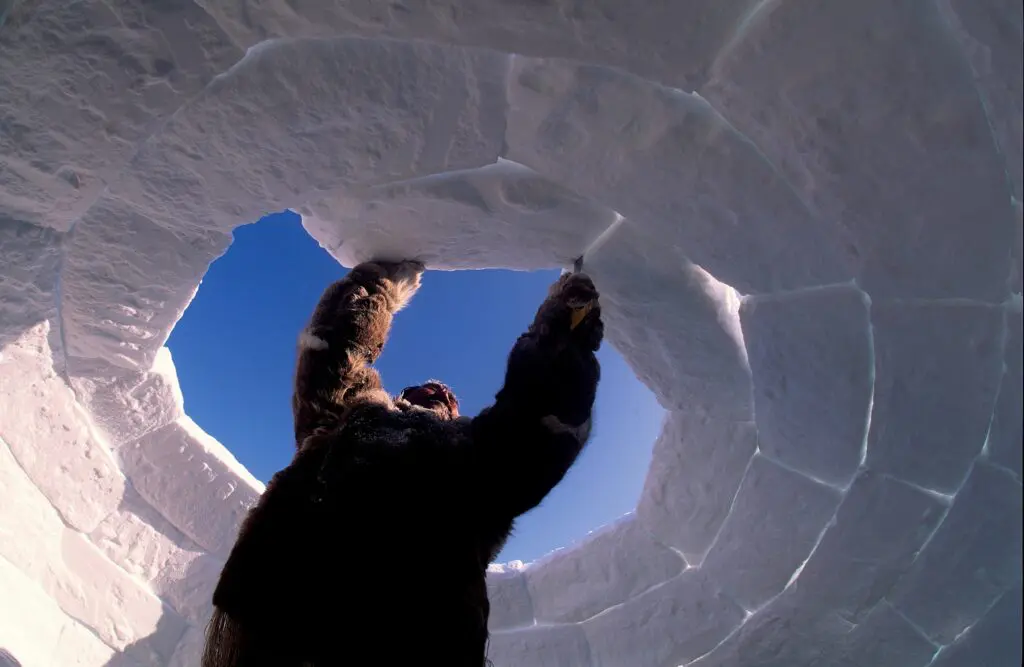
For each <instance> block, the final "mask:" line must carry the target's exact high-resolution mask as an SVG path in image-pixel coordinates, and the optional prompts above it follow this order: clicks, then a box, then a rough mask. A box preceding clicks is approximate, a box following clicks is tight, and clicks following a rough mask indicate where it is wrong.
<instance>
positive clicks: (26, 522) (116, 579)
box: [0, 441, 184, 667]
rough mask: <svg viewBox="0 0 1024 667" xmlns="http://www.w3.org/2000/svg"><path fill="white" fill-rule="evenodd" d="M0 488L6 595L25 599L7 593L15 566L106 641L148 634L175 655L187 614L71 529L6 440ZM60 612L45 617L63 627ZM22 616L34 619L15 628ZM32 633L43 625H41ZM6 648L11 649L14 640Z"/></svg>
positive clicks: (0, 456)
mask: <svg viewBox="0 0 1024 667" xmlns="http://www.w3.org/2000/svg"><path fill="white" fill-rule="evenodd" d="M0 489H3V492H4V502H3V503H0V592H4V593H5V594H4V599H12V600H21V599H22V597H21V596H17V597H11V598H7V596H6V589H7V587H8V586H11V587H15V589H17V588H16V587H17V586H19V585H18V584H16V583H9V577H7V576H6V575H5V574H3V569H4V567H9V568H16V569H17V570H18V571H19V576H22V577H26V578H28V579H30V580H32V581H33V582H35V583H36V584H37V586H38V588H39V591H40V593H39V594H40V595H46V596H49V597H50V598H52V600H53V602H52V605H53V606H54V608H55V609H59V610H61V612H62V613H63V614H66V615H68V616H69V617H71V618H74V619H76V620H77V621H79V622H81V623H82V624H84V625H85V626H87V627H88V628H90V630H91V631H92V632H93V633H94V634H95V636H98V637H99V638H100V639H101V640H102V641H103V643H104V644H106V645H107V646H110V647H113V648H115V649H123V648H125V647H126V646H128V645H129V644H132V643H135V642H139V641H145V642H146V645H147V646H150V647H152V649H153V650H155V651H156V652H157V653H158V654H159V655H162V656H163V657H164V659H166V658H167V657H169V656H170V651H171V649H173V646H174V644H175V643H176V642H177V638H178V636H180V634H181V631H182V630H183V628H184V621H183V620H182V619H180V618H179V617H178V616H177V615H176V614H174V613H173V612H172V611H170V610H169V609H167V608H166V606H164V605H163V604H162V603H161V601H160V599H159V598H157V597H156V596H155V595H153V593H152V592H151V591H150V590H148V588H146V587H144V586H142V585H141V584H140V583H139V582H138V581H137V580H136V579H134V578H133V577H132V576H131V575H130V574H128V573H127V572H125V571H123V570H122V569H120V568H119V567H117V566H116V565H115V564H114V563H113V562H111V561H110V560H109V559H108V558H106V557H105V556H104V554H103V553H101V552H100V551H99V550H98V549H97V548H96V547H95V546H93V545H92V544H91V543H90V542H89V541H88V540H87V539H86V538H85V536H83V535H82V534H81V533H79V532H77V531H75V530H72V529H70V528H67V527H66V526H65V525H64V523H63V522H62V521H61V518H60V516H58V514H57V512H56V511H55V510H54V509H53V507H51V506H50V505H49V503H47V501H46V498H45V497H44V496H43V495H42V493H41V492H40V491H39V489H37V488H36V487H35V485H34V484H33V482H32V480H30V479H29V478H28V476H27V475H25V474H24V472H23V471H22V470H21V468H20V467H18V465H17V463H16V462H15V461H14V458H13V456H11V454H10V452H9V451H8V449H7V447H6V446H5V445H4V443H3V442H2V441H0ZM40 604H42V603H40ZM44 606H45V605H44ZM2 607H3V605H0V614H2V613H3V609H2ZM12 609H17V610H18V614H19V615H24V614H26V613H28V612H27V611H26V610H25V609H20V608H17V607H15V608H12ZM43 611H45V610H42V611H40V612H39V613H40V614H43ZM55 616H56V612H46V613H45V614H43V615H42V616H41V619H46V618H47V617H49V619H48V620H46V622H47V623H49V624H52V625H54V626H55V627H58V628H59V627H60V626H61V625H63V624H64V621H63V620H61V619H60V618H59V617H57V618H55ZM165 616H166V617H167V620H165V621H164V630H163V632H162V633H160V634H157V635H155V636H154V637H152V638H151V635H153V634H154V630H155V629H156V627H157V621H158V619H160V618H162V617H165ZM0 620H2V619H0ZM25 623H29V625H30V626H31V623H32V621H30V620H28V619H25V620H22V621H19V624H17V625H15V626H14V627H22V625H24V624H25ZM0 626H2V624H0ZM25 627H29V626H25ZM32 627H35V626H32ZM32 632H33V633H35V632H43V627H42V625H40V626H39V627H38V628H37V629H36V630H33V631H32ZM175 633H177V635H176V634H175ZM39 641H43V640H42V639H40V640H39ZM47 641H48V640H47ZM48 645H49V646H51V647H52V646H53V645H54V644H52V643H50V644H48ZM0 646H4V644H2V643H0ZM6 648H8V649H10V650H13V648H12V646H11V645H7V646H6ZM43 664H51V663H48V662H47V663H43ZM60 664H64V663H60ZM91 664H97V663H91ZM26 667H27V665H26Z"/></svg>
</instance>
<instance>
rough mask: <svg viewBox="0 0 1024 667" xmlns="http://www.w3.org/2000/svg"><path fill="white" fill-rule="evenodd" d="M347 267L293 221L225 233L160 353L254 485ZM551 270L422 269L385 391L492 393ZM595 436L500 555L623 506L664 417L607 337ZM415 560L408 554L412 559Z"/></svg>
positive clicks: (287, 440) (580, 531) (527, 556)
mask: <svg viewBox="0 0 1024 667" xmlns="http://www.w3.org/2000/svg"><path fill="white" fill-rule="evenodd" d="M344 274H345V270H344V269H343V268H342V267H341V266H339V265H338V264H337V263H336V262H335V261H334V260H333V259H332V258H331V257H330V255H328V254H327V252H326V251H324V250H323V249H322V248H320V246H319V245H318V244H317V242H316V241H315V240H313V239H312V238H311V237H310V236H309V235H308V234H306V232H305V230H304V229H303V228H302V225H301V223H300V221H299V217H298V216H297V215H295V214H292V213H279V214H274V215H270V216H267V217H266V218H264V219H263V220H261V221H260V222H259V223H258V224H255V225H248V226H245V227H241V228H239V229H237V230H235V241H234V244H233V245H232V246H231V248H230V249H229V250H228V252H227V254H226V255H224V256H223V257H222V258H220V259H219V260H217V261H216V262H214V264H213V265H212V266H211V267H210V271H209V273H207V275H206V277H205V279H204V280H203V284H202V285H201V286H200V288H199V292H198V294H197V295H196V298H195V300H194V301H193V302H192V304H191V305H190V306H189V308H188V310H187V311H186V312H185V314H184V316H183V317H182V319H181V321H180V322H179V323H178V325H177V326H176V327H175V329H174V331H173V332H172V334H171V337H170V340H169V341H168V346H169V347H170V349H171V353H172V355H173V357H174V361H175V365H176V366H177V369H178V377H179V379H180V382H181V387H182V391H183V393H184V395H185V409H186V411H187V412H188V414H189V415H190V416H191V417H192V418H193V419H194V420H195V421H196V422H197V423H198V424H199V425H200V426H202V427H203V428H204V429H205V430H206V431H207V432H208V433H210V434H211V435H213V436H214V437H216V438H217V439H218V440H220V441H221V442H222V443H224V445H225V446H227V447H228V448H229V449H230V450H231V451H232V452H233V453H234V454H235V456H237V457H238V459H239V460H240V461H241V462H242V463H243V464H244V465H245V466H246V467H248V468H249V470H250V471H252V473H253V474H254V475H255V476H256V477H257V478H259V479H261V480H263V481H266V480H268V479H269V478H270V476H271V475H273V474H274V473H275V472H276V471H277V470H279V469H281V468H283V467H284V466H286V465H287V464H288V462H289V460H290V459H291V456H292V453H293V451H294V449H293V444H292V431H291V429H292V424H291V407H290V402H289V401H290V394H291V382H292V372H293V370H294V363H295V341H296V337H297V335H298V333H299V331H300V330H301V329H302V328H303V327H304V326H305V324H306V322H307V320H308V318H309V316H310V314H311V313H312V310H313V307H314V306H315V305H316V302H317V300H318V299H319V298H320V294H321V292H322V291H323V290H324V288H325V287H327V285H329V284H330V283H331V282H332V281H334V280H337V279H338V278H340V277H341V276H343V275H344ZM557 277H558V271H557V270H552V271H538V272H531V273H525V272H513V271H498V270H492V271H457V272H443V271H428V272H427V273H426V275H425V276H424V279H423V287H422V289H421V290H420V291H419V293H418V294H417V296H416V298H415V299H413V301H412V303H411V304H410V305H409V306H408V307H407V308H406V309H405V310H403V311H402V312H401V313H399V314H398V316H397V317H396V318H395V323H394V326H393V328H392V333H391V338H390V339H389V341H388V344H387V346H386V347H385V349H384V354H383V355H382V356H381V358H380V360H379V361H378V363H377V367H378V369H379V370H380V372H381V375H382V377H383V380H384V384H385V386H386V387H387V389H388V390H389V391H390V392H392V393H395V392H397V391H399V390H401V389H402V387H405V386H407V385H411V384H417V383H419V382H422V381H423V380H426V379H428V378H431V377H437V378H439V379H441V380H443V381H445V382H446V383H448V384H449V385H451V387H452V388H453V389H454V390H455V392H456V394H457V395H458V397H459V401H460V404H461V410H462V412H463V414H467V415H473V414H476V413H477V412H478V411H479V410H480V409H481V408H483V407H485V406H486V405H488V404H489V403H490V402H491V400H493V397H494V393H495V392H496V391H497V390H498V389H499V388H500V386H501V382H502V377H503V374H504V369H505V359H506V356H507V354H508V351H509V349H510V348H511V346H512V344H513V342H515V339H516V337H517V336H518V335H519V334H520V333H521V332H522V331H523V330H524V329H525V328H526V326H527V325H528V324H529V322H530V320H531V319H532V317H533V314H534V312H535V311H536V308H537V306H538V305H539V304H540V302H541V300H542V299H543V298H544V295H545V293H546V291H547V288H548V285H550V283H551V282H552V281H553V280H555V279H556V278H557ZM599 357H600V360H601V364H602V381H601V385H600V388H599V392H598V398H597V405H596V412H595V430H594V435H593V437H592V439H591V441H590V444H589V445H588V447H587V449H586V450H585V451H584V452H583V454H582V456H581V457H580V459H579V460H578V461H577V464H576V466H575V467H574V468H573V469H572V470H571V471H570V472H569V474H568V475H567V476H566V478H565V480H564V481H563V482H562V484H561V485H560V486H559V487H558V488H556V489H555V491H554V492H552V493H551V495H549V496H548V498H547V499H546V500H545V502H544V503H543V504H542V505H541V507H539V508H537V509H536V510H534V511H533V512H531V513H529V514H527V515H526V516H524V517H522V518H521V519H520V520H519V522H518V524H517V528H516V532H515V534H514V535H513V537H512V538H511V539H510V540H509V542H508V544H507V545H506V547H505V550H504V551H503V552H502V554H501V556H500V558H499V560H502V561H507V560H512V559H522V560H526V561H529V560H533V559H536V558H538V557H540V556H542V555H543V554H545V553H547V552H549V551H551V550H553V549H555V548H557V547H560V546H566V545H568V544H571V543H572V542H573V541H575V540H577V539H579V538H582V537H584V536H585V535H586V533H587V532H588V531H589V530H592V529H594V528H596V527H598V526H600V525H602V524H605V523H608V522H609V521H612V520H614V519H615V518H617V517H618V516H620V515H622V514H624V513H625V512H628V511H629V510H631V509H633V507H634V505H635V504H636V500H637V498H638V497H639V495H640V489H641V488H642V486H643V480H644V476H645V474H646V472H647V465H648V463H649V461H650V455H651V447H652V445H653V443H654V439H655V438H656V437H657V435H658V431H659V430H660V425H661V418H662V414H663V411H662V409H661V407H660V406H659V405H658V403H657V402H656V400H655V398H654V396H653V395H652V394H651V393H650V391H649V390H648V389H647V388H646V387H645V386H644V385H643V384H641V383H640V382H639V381H638V380H637V379H636V377H635V376H634V375H633V373H632V371H630V369H629V367H628V366H627V365H626V363H625V362H624V361H623V360H622V358H621V357H620V356H619V354H618V352H616V351H615V350H614V348H612V347H611V345H609V344H608V343H607V342H606V343H605V344H604V345H603V346H602V349H601V352H600V353H599ZM414 555H420V554H415V553H410V556H414Z"/></svg>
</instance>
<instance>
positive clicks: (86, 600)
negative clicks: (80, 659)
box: [44, 530, 185, 661]
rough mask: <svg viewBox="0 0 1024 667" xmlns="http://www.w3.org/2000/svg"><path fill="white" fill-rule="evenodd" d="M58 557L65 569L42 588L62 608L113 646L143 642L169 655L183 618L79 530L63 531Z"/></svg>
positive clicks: (163, 656) (165, 656)
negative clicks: (114, 562) (111, 559)
mask: <svg viewBox="0 0 1024 667" xmlns="http://www.w3.org/2000/svg"><path fill="white" fill-rule="evenodd" d="M61 557H62V560H63V563H64V566H65V567H66V568H67V573H66V575H64V576H62V577H61V580H55V581H53V582H52V583H49V584H47V583H44V588H46V589H47V592H49V593H50V594H51V595H52V596H53V597H54V599H55V600H56V601H57V603H58V604H59V605H60V606H61V608H62V609H64V610H65V611H66V612H67V613H68V614H69V615H70V616H72V617H73V618H76V619H78V620H79V621H81V622H82V623H83V624H85V625H87V626H89V627H90V628H92V629H93V630H94V631H95V632H96V634H97V635H98V636H99V637H100V639H102V640H103V641H104V642H106V643H107V644H109V645H110V646H113V647H114V648H116V649H119V650H122V649H125V648H127V647H128V646H129V645H131V644H137V645H140V647H141V646H143V645H144V646H145V647H146V649H147V652H148V651H152V652H153V653H155V654H156V655H157V656H159V657H160V659H161V661H166V660H168V659H169V658H170V656H171V653H173V651H174V647H175V646H176V645H177V643H178V640H179V639H180V638H181V635H182V633H184V631H185V621H184V619H183V618H181V617H180V616H178V615H177V614H175V613H174V612H173V611H171V610H170V609H169V608H168V607H167V606H165V605H164V604H162V603H161V601H160V599H159V598H158V597H156V596H155V595H153V593H152V592H151V591H149V590H148V589H147V588H144V587H143V586H141V585H139V583H138V582H137V581H136V580H135V579H133V578H132V577H131V576H129V575H128V574H127V573H125V572H124V571H123V570H121V569H120V568H118V567H117V566H116V565H114V564H113V563H112V562H110V560H108V559H107V558H106V556H104V555H103V554H102V553H101V552H100V551H99V550H98V549H97V548H96V546H95V545H93V544H92V543H91V542H89V540H87V539H86V538H85V536H84V535H82V534H81V533H78V532H74V531H70V530H66V531H65V533H64V535H63V537H62V539H61Z"/></svg>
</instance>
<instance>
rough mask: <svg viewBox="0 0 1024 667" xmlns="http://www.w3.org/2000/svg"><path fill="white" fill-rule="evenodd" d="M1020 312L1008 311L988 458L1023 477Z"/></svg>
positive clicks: (1023, 353) (1023, 350) (1023, 378)
mask: <svg viewBox="0 0 1024 667" xmlns="http://www.w3.org/2000/svg"><path fill="white" fill-rule="evenodd" d="M1021 328H1022V327H1021V311H1020V310H1017V311H1014V310H1011V309H1009V308H1008V309H1007V310H1006V342H1005V344H1004V346H1003V355H1004V358H1003V363H1004V368H1003V381H1002V383H1001V384H1000V385H999V397H998V399H997V400H996V408H995V412H994V413H993V414H992V426H991V427H990V428H989V431H988V458H989V460H990V461H991V462H992V463H996V464H998V465H1001V466H1003V467H1005V468H1008V469H1010V470H1012V471H1013V472H1015V473H1017V477H1018V479H1019V478H1020V477H1021V475H1022V467H1024V466H1022V463H1021V458H1022V447H1024V446H1022V444H1021V443H1022V433H1021V428H1022V427H1021V424H1022V423H1024V409H1022V406H1024V397H1022V396H1021V392H1022V391H1024V389H1022V388H1024V370H1022V365H1024V364H1022V357H1024V339H1022V336H1021Z"/></svg>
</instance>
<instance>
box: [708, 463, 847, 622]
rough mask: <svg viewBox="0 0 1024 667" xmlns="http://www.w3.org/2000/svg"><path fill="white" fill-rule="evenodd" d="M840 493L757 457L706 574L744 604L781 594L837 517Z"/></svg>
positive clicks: (757, 603) (752, 606)
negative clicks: (830, 522)
mask: <svg viewBox="0 0 1024 667" xmlns="http://www.w3.org/2000/svg"><path fill="white" fill-rule="evenodd" d="M839 499H840V493H839V491H838V490H837V489H834V488H831V487H829V486H825V485H823V484H819V483H817V482H814V481H812V480H811V479H809V478H807V477H804V476H803V475H800V474H798V473H795V472H792V471H789V470H787V469H785V468H782V467H780V466H779V465H777V464H775V463H772V462H771V461H769V460H768V459H766V458H764V457H763V456H762V455H760V454H758V455H757V456H755V457H754V458H753V460H752V461H751V463H750V468H749V469H748V470H747V473H746V475H745V476H744V477H743V483H742V484H740V489H739V491H738V492H737V493H736V499H735V501H734V503H733V506H732V509H731V511H730V512H729V517H728V518H727V519H726V520H725V523H724V524H723V525H722V530H721V532H720V533H719V535H718V538H717V539H716V541H715V543H714V545H713V546H712V547H711V550H710V551H709V552H708V555H707V557H706V558H705V560H704V564H703V565H702V566H701V570H702V571H703V572H705V573H707V575H708V576H709V577H711V578H713V579H714V580H715V581H717V582H718V583H719V584H721V586H722V589H723V590H724V591H725V592H726V593H728V594H729V595H730V596H732V597H733V599H735V600H736V601H737V602H739V603H740V604H741V605H743V607H744V609H747V610H752V609H757V608H759V607H760V606H761V605H763V604H764V603H765V602H767V601H768V600H769V599H771V598H772V597H773V596H775V595H777V594H778V593H779V592H780V591H782V589H783V588H785V586H786V583H787V582H788V581H789V580H790V577H792V575H793V573H794V572H795V571H796V569H797V568H798V567H799V566H800V565H801V564H802V563H803V562H804V560H806V558H807V556H808V555H809V554H810V553H811V549H812V548H813V547H814V545H815V544H816V543H817V542H818V539H819V538H820V537H821V534H822V531H824V529H825V525H826V523H828V521H829V520H830V519H831V518H832V517H833V516H834V515H835V512H836V507H837V506H838V505H839Z"/></svg>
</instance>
